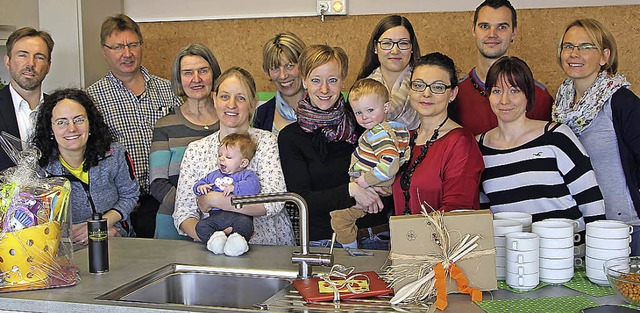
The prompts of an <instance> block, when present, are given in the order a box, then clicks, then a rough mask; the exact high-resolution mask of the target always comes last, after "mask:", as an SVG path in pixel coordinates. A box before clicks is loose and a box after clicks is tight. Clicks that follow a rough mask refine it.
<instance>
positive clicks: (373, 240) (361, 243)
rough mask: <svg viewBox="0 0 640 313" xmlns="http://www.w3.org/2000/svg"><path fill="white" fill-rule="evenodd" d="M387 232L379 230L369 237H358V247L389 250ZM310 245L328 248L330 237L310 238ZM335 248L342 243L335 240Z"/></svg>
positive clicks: (339, 246)
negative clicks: (379, 231)
mask: <svg viewBox="0 0 640 313" xmlns="http://www.w3.org/2000/svg"><path fill="white" fill-rule="evenodd" d="M389 242H390V237H389V232H388V231H385V232H381V233H379V234H372V235H370V236H369V237H362V238H358V248H360V249H370V250H389ZM309 246H311V247H321V248H329V247H331V239H322V240H312V241H309ZM335 248H342V245H341V244H340V243H339V242H337V241H336V244H335Z"/></svg>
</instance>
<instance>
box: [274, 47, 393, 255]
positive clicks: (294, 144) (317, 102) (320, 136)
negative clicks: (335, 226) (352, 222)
mask: <svg viewBox="0 0 640 313" xmlns="http://www.w3.org/2000/svg"><path fill="white" fill-rule="evenodd" d="M348 63H349V60H348V58H347V54H346V53H345V52H344V50H343V49H341V48H339V47H330V46H327V45H313V46H308V47H306V48H305V49H304V50H303V52H302V54H301V55H300V58H299V59H298V65H299V66H300V73H301V77H302V84H303V87H304V88H305V90H306V94H305V95H304V97H303V99H302V100H301V101H300V102H299V103H298V109H297V115H298V117H297V122H296V123H293V124H290V125H288V126H286V127H285V128H283V129H282V130H281V131H280V134H279V136H278V146H279V150H280V159H281V162H282V171H283V173H284V178H285V182H286V184H287V189H288V190H289V191H292V192H295V193H298V194H300V195H301V196H302V197H303V198H304V199H305V201H306V202H307V204H308V206H309V227H310V234H309V236H310V239H311V241H312V243H311V244H312V245H314V246H327V245H329V244H330V239H329V238H331V234H332V232H333V231H332V229H331V224H330V221H331V217H330V215H329V212H331V211H333V210H338V209H344V208H349V207H353V206H357V207H359V208H362V210H364V211H366V212H368V213H371V214H367V216H365V217H364V218H362V219H360V220H358V228H359V229H360V230H362V231H363V232H367V236H366V237H363V236H359V240H358V241H359V243H360V247H361V248H367V249H375V248H379V249H388V239H389V237H388V230H389V228H388V224H387V222H388V220H387V212H389V211H390V210H391V208H392V201H391V198H390V197H389V198H388V200H389V201H388V202H386V201H385V204H383V200H382V199H381V198H380V197H379V196H378V194H377V193H376V191H375V190H373V189H371V188H369V189H365V188H362V187H360V186H358V184H357V183H355V182H354V183H350V182H349V175H348V170H349V163H350V160H351V154H352V153H353V151H354V149H355V147H356V144H357V139H358V137H359V131H357V130H356V126H357V124H356V120H355V117H354V115H353V112H352V111H351V108H350V107H349V106H348V105H347V103H346V102H345V99H344V97H343V95H342V93H341V90H342V88H343V87H344V80H345V78H346V76H347V69H348ZM383 199H386V198H383Z"/></svg>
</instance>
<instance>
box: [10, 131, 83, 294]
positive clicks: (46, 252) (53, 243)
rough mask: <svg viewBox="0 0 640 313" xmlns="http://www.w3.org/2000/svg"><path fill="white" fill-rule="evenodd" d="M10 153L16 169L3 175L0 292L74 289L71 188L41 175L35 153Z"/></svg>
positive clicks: (75, 267) (55, 178) (61, 180)
mask: <svg viewBox="0 0 640 313" xmlns="http://www.w3.org/2000/svg"><path fill="white" fill-rule="evenodd" d="M2 136H3V137H4V136H6V134H3V135H2ZM2 144H3V145H5V144H6V143H5V142H4V141H3V142H2ZM3 148H5V151H6V150H7V148H6V146H3ZM12 153H15V154H17V156H15V155H14V156H13V159H14V161H16V163H17V164H18V165H16V166H14V167H11V168H8V169H6V170H4V171H2V172H0V274H1V276H0V292H9V291H19V290H33V289H45V288H55V287H63V286H72V285H75V284H76V282H77V281H78V279H79V275H78V267H77V266H76V265H75V264H74V263H73V245H72V242H71V239H70V227H71V214H68V212H67V208H68V202H69V194H70V192H71V185H70V183H69V181H68V180H67V179H66V178H63V177H48V178H47V177H45V175H43V173H44V172H43V171H42V170H41V169H40V168H39V167H38V165H37V160H38V158H39V151H37V149H35V148H28V149H25V150H14V151H13V152H12Z"/></svg>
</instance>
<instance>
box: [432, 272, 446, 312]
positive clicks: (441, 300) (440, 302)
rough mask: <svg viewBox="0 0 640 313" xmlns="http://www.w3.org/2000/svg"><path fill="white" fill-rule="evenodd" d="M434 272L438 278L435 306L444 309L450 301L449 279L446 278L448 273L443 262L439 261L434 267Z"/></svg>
mask: <svg viewBox="0 0 640 313" xmlns="http://www.w3.org/2000/svg"><path fill="white" fill-rule="evenodd" d="M433 273H434V274H435V278H436V283H435V287H436V302H435V306H436V308H437V309H439V310H444V309H445V308H446V307H447V305H449V301H447V281H446V280H445V278H446V276H447V275H446V273H445V271H444V266H442V263H438V264H437V265H436V266H435V267H434V268H433Z"/></svg>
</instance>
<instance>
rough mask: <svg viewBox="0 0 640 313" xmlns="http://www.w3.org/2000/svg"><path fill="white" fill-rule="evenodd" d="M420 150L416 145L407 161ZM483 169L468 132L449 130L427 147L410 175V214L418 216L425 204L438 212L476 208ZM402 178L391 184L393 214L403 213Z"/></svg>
mask: <svg viewBox="0 0 640 313" xmlns="http://www.w3.org/2000/svg"><path fill="white" fill-rule="evenodd" d="M420 149H422V146H419V145H416V146H415V147H414V148H413V152H412V155H411V161H410V162H413V160H415V159H416V158H417V157H418V155H419V154H420ZM409 164H411V163H409ZM483 170H484V162H483V161H482V154H481V153H480V149H478V143H477V142H476V140H475V138H474V137H473V135H472V134H471V132H470V131H469V130H467V129H464V128H456V129H453V130H451V131H450V132H449V133H447V134H446V135H444V136H442V137H441V138H439V139H438V140H436V142H435V143H434V144H433V145H432V146H431V147H429V151H428V152H427V155H426V157H425V159H424V160H423V161H422V163H420V164H419V165H418V167H417V168H416V170H415V171H414V172H413V176H412V179H411V185H410V187H409V193H410V195H411V198H410V201H409V208H410V209H411V213H412V214H418V213H420V203H422V202H425V201H426V202H427V203H429V205H431V206H432V207H433V208H435V209H438V210H440V211H451V210H455V209H469V208H471V209H479V208H480V203H479V194H478V192H479V186H480V175H481V174H482V171H483ZM401 176H402V175H401V173H398V175H396V180H395V182H394V183H393V201H394V204H395V212H396V215H402V214H404V208H405V205H404V194H403V193H402V188H400V177H401ZM427 210H428V207H427Z"/></svg>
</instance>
